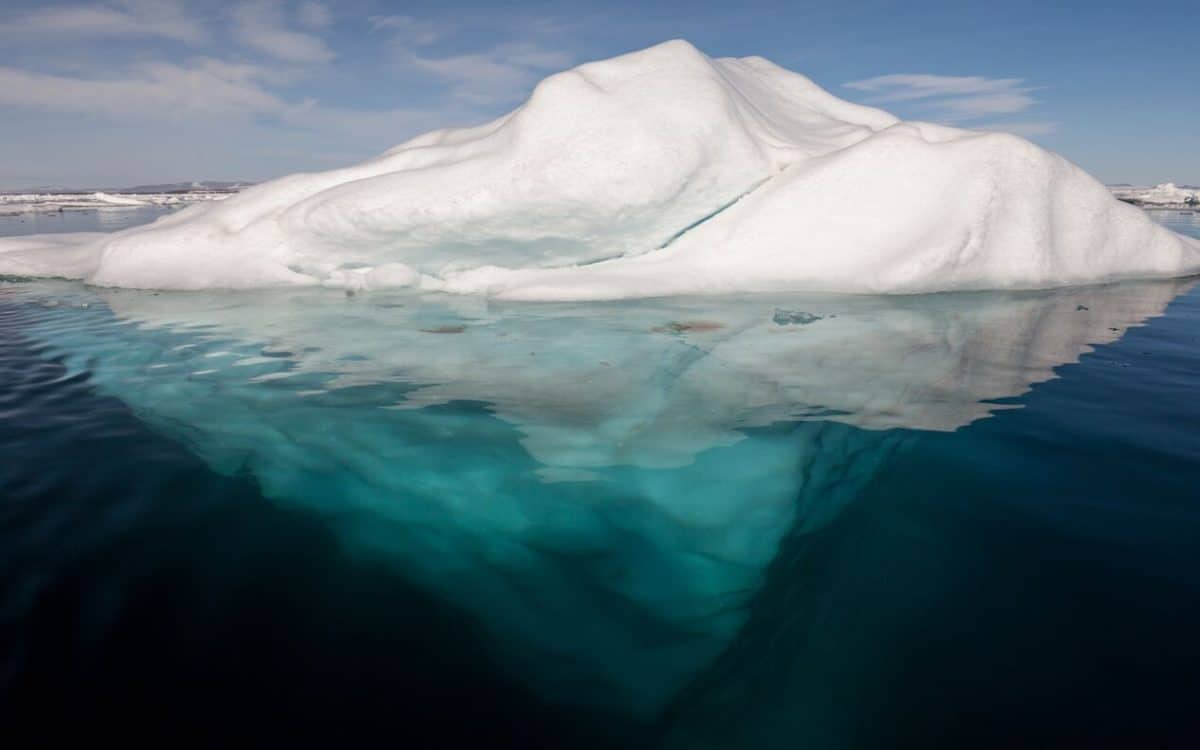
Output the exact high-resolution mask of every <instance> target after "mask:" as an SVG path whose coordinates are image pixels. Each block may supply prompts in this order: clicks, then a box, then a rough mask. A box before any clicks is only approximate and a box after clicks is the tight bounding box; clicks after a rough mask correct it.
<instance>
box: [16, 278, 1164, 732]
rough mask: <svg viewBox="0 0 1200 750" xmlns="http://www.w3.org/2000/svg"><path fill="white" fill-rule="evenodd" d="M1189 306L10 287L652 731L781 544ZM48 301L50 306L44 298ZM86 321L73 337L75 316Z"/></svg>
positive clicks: (578, 696)
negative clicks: (519, 299) (579, 300)
mask: <svg viewBox="0 0 1200 750" xmlns="http://www.w3.org/2000/svg"><path fill="white" fill-rule="evenodd" d="M1183 288H1184V287H1183V285H1181V284H1177V283H1174V282H1159V283H1153V284H1126V285H1116V286H1110V287H1101V288H1081V289H1072V290H1060V291H1056V292H1040V293H1010V294H964V295H935V296H931V297H924V298H853V297H845V296H831V295H805V296H797V295H781V296H774V297H753V298H740V299H739V298H734V299H729V298H691V299H673V300H647V301H640V302H635V303H621V304H613V303H591V304H571V305H557V304H542V305H528V304H517V303H504V302H495V301H488V300H484V299H480V298H470V297H456V296H452V295H430V294H422V293H415V292H394V293H379V294H371V295H355V296H346V295H345V294H343V293H342V292H332V291H329V290H292V291H277V292H270V293H263V294H259V295H255V296H254V297H253V298H250V297H248V296H247V295H244V294H238V293H216V294H209V293H205V294H189V295H170V294H162V295H158V294H153V293H149V292H139V291H125V290H88V289H85V288H83V287H80V286H77V285H70V284H61V285H58V286H55V285H51V284H47V283H33V284H22V285H10V287H9V289H10V290H14V291H12V292H11V294H15V295H17V296H18V299H19V300H22V301H24V302H26V303H28V304H29V305H30V306H31V309H33V310H35V311H36V315H33V316H31V318H32V321H33V322H31V324H30V326H29V328H28V334H29V335H31V336H34V337H36V338H38V339H40V340H42V341H43V342H45V343H47V344H48V345H50V347H51V353H52V354H61V355H62V356H64V357H65V358H66V359H65V361H66V362H67V364H68V366H69V367H71V368H72V369H79V370H82V369H87V370H89V371H91V372H92V378H93V382H94V383H95V384H96V386H97V387H98V388H99V389H101V390H102V391H103V392H105V393H107V394H109V395H113V396H116V397H118V398H120V399H122V400H123V401H125V402H126V403H128V404H129V405H130V406H131V408H133V409H134V411H135V412H136V413H137V414H138V415H139V416H140V417H141V418H142V419H143V420H145V421H146V422H147V423H149V424H150V425H152V426H154V427H155V428H156V429H158V430H160V431H162V432H163V433H164V434H166V435H169V436H171V437H173V438H176V439H178V440H181V441H182V442H184V443H185V444H187V445H189V446H190V447H191V448H192V449H193V450H195V451H196V452H197V453H198V454H199V455H200V456H202V457H203V458H204V459H205V460H206V461H208V463H209V464H210V465H211V466H212V467H213V468H214V469H216V470H218V471H221V472H229V473H233V472H237V471H245V472H248V473H249V474H251V475H252V476H253V477H255V479H256V480H257V481H258V482H259V483H260V485H261V486H262V488H263V491H264V493H265V494H266V495H268V496H269V497H271V498H274V499H275V500H276V501H278V502H280V503H289V504H295V505H300V506H304V507H307V508H310V509H312V510H313V511H315V512H318V513H321V514H325V515H327V517H328V518H329V522H330V523H331V524H333V525H334V526H335V527H336V528H337V529H338V530H339V532H340V533H341V536H342V538H343V539H344V541H345V544H346V545H347V547H348V549H351V550H354V551H356V552H358V553H359V554H364V555H372V556H377V557H381V558H383V559H385V560H387V561H390V562H392V563H393V564H395V565H396V566H397V567H398V568H399V569H400V570H402V571H404V573H405V574H406V575H408V576H410V577H411V578H412V579H413V580H414V581H415V582H417V583H419V584H420V585H422V586H424V587H426V588H427V589H428V590H430V591H432V592H434V593H436V594H438V595H440V596H442V597H445V598H446V599H448V600H451V601H453V602H455V603H456V604H458V605H459V606H461V607H463V608H464V609H465V610H466V611H467V612H468V613H470V614H472V615H473V616H475V617H477V618H478V619H479V620H480V622H481V623H482V624H483V626H484V628H485V630H486V632H488V633H489V634H490V636H491V638H492V639H493V653H494V654H495V658H496V659H497V660H498V661H500V662H502V663H505V664H507V665H509V667H510V668H511V669H512V670H513V671H514V673H516V674H519V675H520V676H522V677H523V679H525V680H526V681H528V683H529V684H530V685H532V686H534V687H535V688H537V689H539V690H541V691H543V692H544V693H545V694H546V695H547V696H549V697H551V698H554V699H556V700H568V701H577V702H586V703H596V704H601V705H604V706H606V707H608V708H615V709H618V710H622V711H628V712H632V713H640V714H650V713H653V712H654V711H656V710H658V709H659V708H661V707H662V705H663V704H664V702H665V701H667V700H669V698H670V697H671V696H672V695H673V694H675V693H676V692H677V691H678V690H680V689H682V687H683V686H685V685H686V684H687V682H688V681H689V680H690V679H691V678H692V677H693V676H694V675H696V674H697V673H698V672H699V671H701V670H702V669H703V668H704V667H705V666H706V665H707V664H709V663H711V661H712V660H713V659H714V658H716V656H717V655H718V654H719V653H721V651H722V650H723V649H724V648H725V647H726V646H727V645H728V644H729V643H730V641H731V640H732V639H734V638H735V637H736V636H737V633H738V632H739V629H740V628H741V626H742V624H743V623H744V621H745V618H746V613H747V609H748V607H749V605H750V602H751V600H752V599H753V597H754V595H755V592H756V591H757V589H758V587H759V586H760V584H761V582H762V581H763V579H764V575H765V570H766V568H767V566H768V565H769V564H770V562H771V560H772V559H773V557H774V555H775V553H776V550H777V548H778V545H779V542H780V540H781V539H782V538H783V537H784V535H786V534H791V533H803V532H805V531H808V530H811V529H814V528H817V527H820V526H822V525H823V524H826V523H828V522H829V521H830V520H831V519H832V518H833V517H834V516H836V514H837V513H839V512H840V510H841V509H842V508H843V507H844V506H845V505H846V504H847V503H849V502H851V501H852V500H853V499H854V497H855V496H856V494H857V493H858V492H859V491H860V490H861V488H862V487H864V486H865V485H866V484H867V483H869V482H871V481H872V480H873V478H874V477H875V476H876V474H877V472H878V470H879V469H880V467H882V466H884V465H885V464H886V463H887V462H888V461H889V460H890V459H891V458H892V456H893V455H894V454H895V453H896V451H897V450H901V449H902V448H903V443H904V440H905V434H906V433H905V432H904V431H903V430H897V429H892V428H900V427H908V428H918V429H939V430H948V429H955V428H957V427H961V426H963V425H966V424H968V423H970V422H971V421H974V420H976V419H980V418H983V417H985V416H986V415H987V414H988V412H989V411H990V410H993V409H997V408H1004V407H998V406H996V405H994V404H986V403H981V402H982V401H984V400H992V399H998V398H1003V397H1006V396H1015V395H1018V394H1020V393H1021V392H1023V391H1024V390H1025V389H1026V388H1028V387H1029V385H1030V384H1031V383H1033V382H1037V381H1040V380H1045V379H1047V378H1050V377H1053V368H1054V367H1056V366H1057V365H1059V364H1062V363H1065V362H1071V361H1074V360H1075V359H1076V358H1077V357H1078V356H1079V354H1080V353H1082V352H1084V351H1086V350H1087V348H1088V346H1089V345H1090V344H1092V343H1101V342H1105V341H1110V340H1113V339H1115V338H1116V337H1118V336H1120V335H1121V333H1122V332H1123V331H1124V330H1125V329H1126V328H1127V327H1128V326H1130V325H1135V324H1137V323H1139V322H1140V321H1141V320H1143V319H1145V318H1146V317H1149V316H1153V315H1156V314H1158V313H1160V312H1161V311H1162V309H1163V307H1165V305H1166V304H1167V302H1168V301H1169V300H1170V299H1171V298H1173V297H1174V296H1175V295H1176V294H1178V293H1179V292H1181V291H1182V290H1183ZM56 289H57V290H58V291H55V290H56ZM84 304H86V305H87V307H82V305H84Z"/></svg>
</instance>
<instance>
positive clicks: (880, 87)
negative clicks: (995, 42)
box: [845, 74, 1037, 122]
mask: <svg viewBox="0 0 1200 750" xmlns="http://www.w3.org/2000/svg"><path fill="white" fill-rule="evenodd" d="M1024 84H1025V79H1023V78H984V77H982V76H938V75H928V74H893V75H885V76H877V77H875V78H867V79H864V80H861V81H851V82H849V83H847V84H845V86H846V88H850V89H854V90H856V91H862V92H864V93H866V94H869V95H870V97H869V101H870V102H872V103H875V104H885V103H889V102H917V103H919V104H920V105H922V106H924V107H925V108H926V109H927V110H928V111H930V112H931V113H933V116H934V118H935V119H939V120H942V121H945V122H962V121H966V120H975V119H978V118H981V117H993V116H996V115H1010V114H1015V113H1018V112H1024V111H1025V110H1027V109H1029V108H1030V107H1032V106H1034V105H1035V104H1037V100H1036V99H1034V98H1033V97H1032V96H1030V95H1029V94H1030V92H1031V91H1033V89H1032V88H1031V87H1028V86H1025V85H1024Z"/></svg>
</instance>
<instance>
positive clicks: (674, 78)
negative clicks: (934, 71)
mask: <svg viewBox="0 0 1200 750" xmlns="http://www.w3.org/2000/svg"><path fill="white" fill-rule="evenodd" d="M1197 272H1200V242H1198V241H1196V240H1192V239H1189V238H1184V237H1181V236H1179V235H1176V234H1174V233H1172V232H1170V231H1169V230H1167V229H1164V228H1162V227H1160V226H1158V225H1156V224H1155V223H1153V222H1152V221H1151V220H1150V219H1149V218H1148V217H1146V216H1145V215H1144V214H1143V213H1142V212H1141V211H1140V210H1139V209H1137V208H1136V207H1133V206H1130V205H1127V204H1123V203H1121V202H1119V201H1117V200H1115V199H1114V198H1113V196H1112V195H1111V194H1110V192H1109V191H1108V189H1107V188H1105V187H1104V186H1103V185H1102V184H1101V183H1099V182H1098V181H1096V180H1095V179H1093V178H1092V177H1090V176H1089V175H1088V174H1086V173H1085V172H1084V171H1083V170H1081V169H1079V168H1078V167H1076V166H1075V165H1073V164H1071V163H1070V162H1068V161H1067V160H1065V159H1063V158H1061V157H1059V156H1057V155H1055V154H1052V153H1049V152H1047V151H1045V150H1043V149H1041V148H1039V147H1037V146H1035V145H1033V144H1032V143H1030V142H1028V141H1026V140H1023V139H1021V138H1018V137H1016V136H1012V135H1007V134H1000V133H983V132H973V131H966V130H959V129H954V128H948V127H942V126H937V125H931V124H927V123H905V122H900V121H899V120H897V119H896V118H895V117H893V116H892V115H890V114H887V113H886V112H883V111H881V110H877V109H872V108H869V107H863V106H859V105H856V104H851V103H849V102H845V101H842V100H841V99H838V98H837V97H834V96H833V95H831V94H829V93H828V92H826V91H824V90H822V89H821V88H820V87H818V86H817V85H815V84H814V83H813V82H812V81H810V80H809V79H807V78H805V77H804V76H801V75H799V74H796V73H793V72H790V71H787V70H784V69H783V68H780V67H778V66H776V65H774V64H773V63H770V62H768V61H767V60H764V59H762V58H759V57H748V58H740V59H732V58H722V59H710V58H708V57H706V56H705V55H704V54H702V53H701V52H700V51H698V50H697V49H696V48H695V47H693V46H692V45H690V44H688V43H687V42H684V41H671V42H666V43H664V44H660V45H658V46H655V47H651V48H649V49H646V50H642V51H640V52H635V53H631V54H627V55H623V56H620V57H616V58H613V59H610V60H604V61H600V62H593V63H588V64H585V65H582V66H580V67H578V68H575V69H573V70H569V71H566V72H564V73H559V74H557V75H553V76H550V77H549V78H547V79H545V80H544V81H542V82H541V83H540V84H539V85H538V86H537V87H536V88H535V90H534V92H533V94H532V96H531V97H530V99H529V100H528V101H527V102H526V103H525V104H524V105H522V106H521V107H519V108H518V109H516V110H514V111H513V112H511V113H509V114H508V115H506V116H504V117H501V118H500V119H498V120H495V121H494V122H491V123H488V124H486V125H482V126H479V127H475V128H467V129H459V130H440V131H435V132H432V133H428V134H426V135H423V136H420V137H417V138H415V139H413V140H410V141H408V142H406V143H403V144H401V145H399V146H397V147H395V148H393V149H391V150H390V151H387V152H386V153H384V154H382V155H381V156H379V157H377V158H375V159H372V160H370V161H368V162H365V163H363V164H360V165H357V166H353V167H347V168H344V169H337V170H333V171H329V172H321V173H313V174H297V175H292V176H289V177H285V178H282V179H279V180H275V181H273V182H269V183H263V184H260V185H257V186H255V187H252V188H250V189H247V190H245V191H244V192H242V193H239V194H238V195H236V196H233V197H232V198H230V199H228V200H225V201H221V202H217V203H210V204H202V205H194V206H191V207H189V208H187V209H186V210H183V211H180V212H178V213H177V214H174V215H172V216H168V217H164V218H161V219H159V220H158V221H156V222H154V223H153V224H150V225H147V226H143V227H136V228H132V229H127V230H124V231H121V232H117V233H115V234H112V235H109V236H105V237H102V238H99V239H97V238H96V237H94V236H89V237H77V238H74V239H73V240H65V239H62V238H59V239H56V240H54V241H53V243H50V242H49V241H47V242H46V243H44V244H41V245H39V244H38V243H37V242H35V241H31V240H29V239H27V238H26V239H23V240H22V241H21V242H19V243H15V244H14V243H11V242H6V241H0V274H10V273H20V274H23V275H33V276H65V277H71V278H83V279H85V280H87V281H89V282H91V283H93V284H98V285H105V286H123V287H136V288H161V289H205V288H260V287H276V286H294V285H326V286H337V287H347V288H372V287H389V286H421V287H424V288H429V289H442V290H446V291H452V292H461V293H476V294H487V295H492V296H497V297H504V298H513V299H531V300H532V299H556V300H576V299H615V298H626V297H648V296H660V295H673V294H693V293H723V292H744V291H768V290H824V291H837V292H879V293H889V292H897V293H907V292H927V291H943V290H952V289H984V288H1039V287H1053V286H1062V285H1070V284H1077V283H1092V282H1101V281H1110V280H1115V279H1120V278H1131V277H1144V278H1151V277H1171V276H1182V275H1189V274H1193V273H1197Z"/></svg>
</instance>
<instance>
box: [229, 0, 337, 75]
mask: <svg viewBox="0 0 1200 750" xmlns="http://www.w3.org/2000/svg"><path fill="white" fill-rule="evenodd" d="M232 17H233V35H234V38H235V39H237V40H238V41H239V42H241V43H242V44H244V45H246V46H247V47H250V48H251V49H254V50H256V51H258V52H262V53H264V54H266V55H269V56H271V57H274V58H276V59H278V60H282V61H284V62H290V63H299V64H315V63H326V62H329V61H330V60H332V59H333V58H334V53H333V50H331V49H330V48H329V45H327V44H326V43H325V40H323V39H321V38H320V37H318V36H315V35H313V34H306V33H303V32H300V31H294V30H291V29H289V28H287V24H286V21H285V18H284V13H283V4H282V3H281V2H279V1H278V0H250V2H244V3H241V4H239V5H237V6H235V7H234V9H233V15H232Z"/></svg>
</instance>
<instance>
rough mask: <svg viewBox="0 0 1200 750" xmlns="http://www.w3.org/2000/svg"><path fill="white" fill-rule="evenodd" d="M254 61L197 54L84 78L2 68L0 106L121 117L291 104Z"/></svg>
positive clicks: (236, 111)
mask: <svg viewBox="0 0 1200 750" xmlns="http://www.w3.org/2000/svg"><path fill="white" fill-rule="evenodd" d="M259 78H260V75H259V69H258V68H257V67H254V66H246V65H230V64H228V63H224V62H221V61H218V60H211V59H200V60H197V61H195V62H194V63H192V64H190V65H178V64H173V63H161V62H159V63H146V64H142V65H139V66H137V67H136V68H135V69H134V70H132V71H129V72H127V73H125V74H123V75H121V76H119V77H113V78H83V77H73V76H60V75H50V74H46V73H37V72H33V71H28V70H20V69H17V68H9V67H0V105H4V106H11V107H21V108H26V109H35V110H42V111H49V112H65V113H78V114H86V115H100V116H104V117H110V118H114V119H119V120H127V119H131V118H136V119H151V120H160V119H180V118H188V117H205V118H212V117H223V118H229V117H250V116H254V115H260V114H278V113H282V112H284V111H285V110H287V108H288V107H289V105H288V104H287V102H285V101H284V100H283V99H281V98H279V97H278V96H276V95H274V94H272V93H270V92H269V91H267V90H266V89H265V88H264V87H263V86H262V85H261V84H260V82H259V80H258V79H259Z"/></svg>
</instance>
